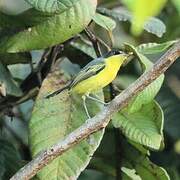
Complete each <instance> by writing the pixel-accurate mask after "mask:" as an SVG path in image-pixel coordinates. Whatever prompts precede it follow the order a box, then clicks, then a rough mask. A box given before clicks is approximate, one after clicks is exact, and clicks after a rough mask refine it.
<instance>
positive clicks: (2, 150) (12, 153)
mask: <svg viewBox="0 0 180 180" xmlns="http://www.w3.org/2000/svg"><path fill="white" fill-rule="evenodd" d="M19 168H20V155H19V153H18V152H17V150H16V149H15V148H14V146H12V144H10V143H9V142H6V141H5V140H3V139H0V179H1V180H7V179H9V178H10V177H11V176H12V175H13V174H14V173H15V172H16V171H17V170H18V169H19Z"/></svg>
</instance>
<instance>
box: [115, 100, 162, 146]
mask: <svg viewBox="0 0 180 180" xmlns="http://www.w3.org/2000/svg"><path fill="white" fill-rule="evenodd" d="M112 122H113V125H114V127H116V128H120V129H121V131H122V132H123V134H125V136H126V137H128V138H129V139H130V140H132V141H134V142H137V143H140V144H142V145H145V146H148V147H150V148H152V149H159V148H160V146H161V144H162V142H163V132H162V129H163V123H164V116H163V112H162V110H161V107H160V106H159V105H158V103H157V102H155V101H153V102H151V103H149V104H146V105H143V106H142V108H141V109H140V110H139V111H138V112H134V113H129V112H128V111H121V112H119V113H117V114H116V115H115V116H114V117H113V121H112Z"/></svg>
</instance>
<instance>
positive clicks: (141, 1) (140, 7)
mask: <svg viewBox="0 0 180 180" xmlns="http://www.w3.org/2000/svg"><path fill="white" fill-rule="evenodd" d="M123 2H124V4H125V5H126V6H127V7H128V8H129V9H130V10H131V11H132V13H133V16H134V18H133V24H132V29H131V30H132V33H133V34H134V35H139V34H140V33H141V32H142V30H143V26H144V22H145V21H146V20H148V19H149V18H150V17H151V16H156V15H158V14H159V12H160V11H161V10H162V8H163V7H164V5H165V3H166V0H151V1H145V0H134V1H132V0H123Z"/></svg>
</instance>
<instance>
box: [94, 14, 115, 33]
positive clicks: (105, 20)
mask: <svg viewBox="0 0 180 180" xmlns="http://www.w3.org/2000/svg"><path fill="white" fill-rule="evenodd" d="M93 20H94V22H95V23H96V24H98V25H99V26H101V27H103V28H104V29H106V30H107V31H112V30H113V29H114V28H115V27H116V22H115V21H114V20H112V19H111V18H109V17H107V16H104V15H102V14H99V13H96V14H95V16H94V17H93Z"/></svg>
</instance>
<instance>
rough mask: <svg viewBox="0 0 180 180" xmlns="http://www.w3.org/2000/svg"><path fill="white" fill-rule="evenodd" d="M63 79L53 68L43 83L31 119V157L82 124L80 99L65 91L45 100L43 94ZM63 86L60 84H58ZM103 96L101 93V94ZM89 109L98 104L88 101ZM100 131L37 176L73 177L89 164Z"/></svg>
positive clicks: (100, 136) (98, 140) (92, 113)
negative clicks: (52, 71)
mask: <svg viewBox="0 0 180 180" xmlns="http://www.w3.org/2000/svg"><path fill="white" fill-rule="evenodd" d="M64 81H66V78H65V77H63V76H62V73H60V72H59V71H55V72H54V73H53V74H50V76H49V77H48V78H47V79H46V80H45V81H44V82H43V85H42V88H41V90H40V94H39V95H38V97H37V99H36V103H35V106H34V110H33V113H32V118H31V120H30V124H29V129H30V137H29V141H30V145H31V152H32V155H33V157H35V156H36V155H37V154H38V153H39V152H40V151H41V150H43V149H45V148H47V147H49V146H51V145H52V144H54V143H56V142H57V141H58V140H60V139H63V138H64V137H65V136H66V135H68V134H69V133H70V132H72V131H73V130H75V129H76V128H78V127H79V126H80V125H81V124H83V123H85V121H86V119H87V116H86V114H85V110H84V108H83V105H82V98H81V97H80V96H78V95H72V94H71V95H70V94H69V93H68V92H67V91H64V92H63V93H61V94H59V95H57V96H55V97H52V98H50V99H45V98H44V97H45V96H46V95H47V94H49V93H50V92H52V91H53V90H55V89H57V88H59V86H57V84H59V82H61V85H63V82H64ZM61 87H62V86H61ZM100 95H101V96H102V93H100ZM87 105H88V110H89V112H90V114H91V116H94V115H95V114H96V113H97V112H98V111H99V110H100V108H101V107H102V106H101V105H100V104H99V103H98V104H97V103H96V102H94V101H91V100H87ZM102 136H103V130H101V131H99V132H97V133H95V134H93V135H91V136H90V137H89V138H88V139H86V140H83V141H82V142H81V143H79V144H77V145H76V146H74V147H72V148H71V149H70V150H68V151H67V152H65V153H64V154H63V155H61V156H60V157H58V158H56V159H55V160H54V161H53V162H52V163H50V164H49V165H47V166H46V167H45V168H43V169H42V170H41V172H40V173H38V178H39V179H43V180H44V179H48V180H50V179H62V180H66V179H67V180H69V179H76V178H77V177H78V176H79V174H80V173H81V171H83V170H84V169H85V167H86V166H87V164H88V163H89V161H90V159H91V157H92V154H93V153H94V151H95V150H96V148H97V147H98V146H99V143H100V141H101V138H102Z"/></svg>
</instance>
